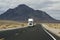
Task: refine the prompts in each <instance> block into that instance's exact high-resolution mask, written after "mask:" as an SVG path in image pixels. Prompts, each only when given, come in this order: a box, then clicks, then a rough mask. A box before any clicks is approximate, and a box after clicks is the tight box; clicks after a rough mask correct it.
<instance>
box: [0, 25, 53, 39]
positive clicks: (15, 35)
mask: <svg viewBox="0 0 60 40" xmlns="http://www.w3.org/2000/svg"><path fill="white" fill-rule="evenodd" d="M0 38H4V40H53V38H52V37H51V36H50V35H48V34H47V33H46V32H45V31H44V30H43V28H42V26H41V25H35V26H33V27H27V28H20V29H16V30H10V31H3V32H0Z"/></svg>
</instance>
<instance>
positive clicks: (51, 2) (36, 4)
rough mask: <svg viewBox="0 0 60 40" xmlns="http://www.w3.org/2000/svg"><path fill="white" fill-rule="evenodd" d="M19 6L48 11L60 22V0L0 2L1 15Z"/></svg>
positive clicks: (0, 0)
mask: <svg viewBox="0 0 60 40" xmlns="http://www.w3.org/2000/svg"><path fill="white" fill-rule="evenodd" d="M19 4H26V5H28V6H30V7H31V8H33V9H36V10H37V9H38V10H43V11H46V12H47V13H48V14H49V15H50V16H52V17H53V18H55V19H57V20H60V0H0V14H2V13H3V12H5V11H6V10H8V9H9V8H15V7H16V6H17V5H19Z"/></svg>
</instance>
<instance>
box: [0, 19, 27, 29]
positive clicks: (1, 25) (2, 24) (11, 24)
mask: <svg viewBox="0 0 60 40" xmlns="http://www.w3.org/2000/svg"><path fill="white" fill-rule="evenodd" d="M26 25H27V23H20V22H15V21H6V20H0V29H7V28H17V27H24V26H26Z"/></svg>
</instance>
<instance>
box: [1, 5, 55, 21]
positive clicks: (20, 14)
mask: <svg viewBox="0 0 60 40" xmlns="http://www.w3.org/2000/svg"><path fill="white" fill-rule="evenodd" d="M28 18H33V19H35V21H36V22H37V21H38V22H53V21H54V22H55V21H56V20H55V19H54V18H52V17H51V16H49V15H48V14H47V13H46V12H44V11H41V10H34V9H32V8H30V7H29V6H27V5H25V4H21V5H19V6H18V7H16V8H14V9H8V10H7V11H6V12H5V13H3V14H1V15H0V19H1V20H14V21H27V19H28Z"/></svg>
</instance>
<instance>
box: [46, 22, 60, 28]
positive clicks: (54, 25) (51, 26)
mask: <svg viewBox="0 0 60 40" xmlns="http://www.w3.org/2000/svg"><path fill="white" fill-rule="evenodd" d="M45 24H46V25H47V26H48V27H50V28H55V29H60V23H45Z"/></svg>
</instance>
